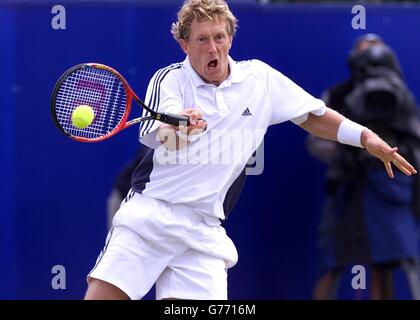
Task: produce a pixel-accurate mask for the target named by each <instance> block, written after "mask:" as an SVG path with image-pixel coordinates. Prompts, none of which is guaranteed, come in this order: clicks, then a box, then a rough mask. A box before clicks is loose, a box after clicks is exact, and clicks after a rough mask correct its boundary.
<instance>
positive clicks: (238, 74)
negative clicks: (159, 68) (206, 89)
mask: <svg viewBox="0 0 420 320" xmlns="http://www.w3.org/2000/svg"><path fill="white" fill-rule="evenodd" d="M228 61H229V69H230V72H229V75H228V77H227V79H225V80H224V81H223V82H222V83H221V84H220V85H219V88H224V87H229V86H231V85H232V83H237V82H241V81H243V80H244V79H245V76H244V73H243V71H242V70H241V68H240V67H239V66H238V64H237V63H236V62H235V61H234V60H233V59H232V58H231V57H230V56H228ZM183 66H184V67H185V69H186V70H187V72H188V74H189V75H190V76H191V78H192V80H193V84H194V86H195V87H196V88H197V87H200V86H212V84H210V83H207V82H204V80H203V79H202V78H201V77H200V76H199V75H198V73H197V72H196V71H195V70H194V69H193V67H192V66H191V63H190V59H189V56H187V57H186V58H185V60H184V63H183Z"/></svg>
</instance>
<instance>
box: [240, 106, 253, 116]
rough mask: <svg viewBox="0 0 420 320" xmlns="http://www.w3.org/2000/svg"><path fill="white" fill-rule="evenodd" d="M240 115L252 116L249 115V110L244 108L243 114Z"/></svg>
mask: <svg viewBox="0 0 420 320" xmlns="http://www.w3.org/2000/svg"><path fill="white" fill-rule="evenodd" d="M242 115H243V116H252V113H251V111H249V108H246V109H245V110H244V112H242Z"/></svg>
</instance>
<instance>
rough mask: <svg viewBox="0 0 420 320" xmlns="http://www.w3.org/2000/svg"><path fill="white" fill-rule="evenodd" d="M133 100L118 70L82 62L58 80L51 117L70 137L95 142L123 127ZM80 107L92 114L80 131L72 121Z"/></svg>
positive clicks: (52, 97)
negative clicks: (90, 109) (85, 108)
mask: <svg viewBox="0 0 420 320" xmlns="http://www.w3.org/2000/svg"><path fill="white" fill-rule="evenodd" d="M133 97H135V94H134V92H133V90H132V89H131V88H130V86H129V84H128V83H127V81H126V80H125V79H124V77H123V76H122V75H121V74H120V73H119V72H118V71H116V70H114V69H113V68H111V67H108V66H106V65H103V64H99V63H82V64H78V65H76V66H73V67H71V68H70V69H68V70H67V71H66V72H64V73H63V75H62V76H61V77H60V78H59V79H58V81H57V83H56V85H55V87H54V90H53V93H52V96H51V117H52V119H53V122H54V123H55V125H56V126H57V128H58V129H59V130H60V131H61V132H62V133H64V134H65V135H67V136H69V137H70V138H72V139H74V140H77V141H81V142H98V141H102V140H105V139H108V138H109V137H111V136H113V135H114V134H116V133H117V132H119V131H121V130H122V129H124V128H125V125H126V123H127V119H128V116H129V113H130V110H131V101H132V99H133ZM80 105H88V106H90V107H91V108H92V109H93V111H94V118H93V121H92V123H91V124H90V125H89V126H87V127H86V128H83V129H80V128H77V127H75V126H74V125H73V123H72V120H71V117H72V113H73V111H74V110H75V109H76V108H77V107H78V106H80Z"/></svg>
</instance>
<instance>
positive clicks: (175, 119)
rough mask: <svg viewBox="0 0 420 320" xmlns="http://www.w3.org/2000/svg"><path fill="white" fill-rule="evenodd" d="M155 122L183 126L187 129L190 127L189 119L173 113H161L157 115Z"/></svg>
mask: <svg viewBox="0 0 420 320" xmlns="http://www.w3.org/2000/svg"><path fill="white" fill-rule="evenodd" d="M157 120H159V121H160V122H164V123H167V124H170V125H173V126H179V125H183V126H187V127H188V126H189V125H190V118H189V117H187V116H184V115H181V114H175V113H166V112H161V113H159V115H158V117H157Z"/></svg>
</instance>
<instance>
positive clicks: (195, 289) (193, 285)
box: [88, 192, 238, 300]
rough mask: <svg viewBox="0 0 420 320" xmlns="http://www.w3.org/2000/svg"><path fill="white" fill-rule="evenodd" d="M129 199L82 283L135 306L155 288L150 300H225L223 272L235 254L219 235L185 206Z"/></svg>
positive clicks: (229, 242) (227, 240) (222, 233)
mask: <svg viewBox="0 0 420 320" xmlns="http://www.w3.org/2000/svg"><path fill="white" fill-rule="evenodd" d="M129 195H130V196H131V198H130V199H129V200H128V201H127V202H125V201H124V202H123V204H122V205H121V207H120V209H119V210H118V212H117V213H116V214H115V217H114V221H113V227H112V228H111V230H110V231H109V233H108V236H107V240H106V244H105V247H104V249H103V250H102V252H101V253H100V254H99V257H98V259H97V261H96V264H95V266H94V268H93V269H92V271H91V272H90V273H89V275H88V282H89V280H90V278H96V279H100V280H103V281H106V282H108V283H111V284H113V285H115V286H116V287H118V288H119V289H121V290H122V291H124V292H125V293H126V294H127V295H128V296H129V297H130V298H131V299H135V300H138V299H141V298H143V297H144V295H146V293H147V292H148V291H149V290H150V289H151V288H152V286H153V284H155V283H156V299H164V298H178V299H197V300H210V299H218V300H225V299H227V269H228V268H230V267H233V266H234V265H235V264H236V262H237V260H238V253H237V251H236V248H235V245H234V244H233V242H232V240H231V239H230V238H229V237H228V236H227V235H226V231H225V229H224V228H223V227H222V226H220V225H215V226H210V225H208V224H206V223H205V220H204V218H203V217H202V216H201V215H199V214H198V213H196V212H195V211H193V210H192V209H191V208H189V207H187V206H185V205H181V204H169V203H167V202H164V201H161V200H156V199H152V198H149V197H146V196H143V195H141V194H138V193H134V195H133V192H131V194H130V193H129ZM128 198H129V197H128ZM128 198H127V199H128Z"/></svg>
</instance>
